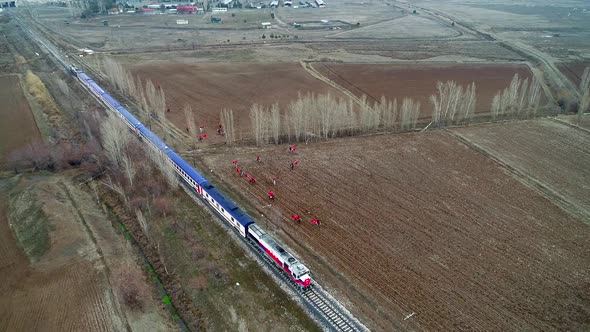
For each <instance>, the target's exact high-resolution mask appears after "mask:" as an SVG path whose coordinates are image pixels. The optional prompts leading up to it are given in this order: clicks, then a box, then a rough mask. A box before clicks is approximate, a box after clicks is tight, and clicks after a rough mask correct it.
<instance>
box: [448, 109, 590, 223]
mask: <svg viewBox="0 0 590 332" xmlns="http://www.w3.org/2000/svg"><path fill="white" fill-rule="evenodd" d="M453 132H454V133H456V134H458V135H460V136H461V137H463V138H464V139H466V140H468V141H469V142H471V143H473V144H476V145H477V146H478V147H480V148H482V149H483V150H485V151H486V152H487V153H490V154H491V155H493V156H494V157H496V158H497V159H499V160H500V161H501V162H502V163H504V164H507V165H509V166H511V167H513V168H515V169H516V170H517V171H519V172H521V173H523V174H526V175H527V176H530V177H531V178H532V179H533V180H534V181H538V182H540V183H541V184H542V185H543V186H545V187H546V188H547V190H548V193H549V194H553V195H556V196H558V197H562V198H563V199H564V200H565V201H566V202H567V203H569V204H570V205H572V208H574V209H575V210H578V211H579V212H580V213H581V215H582V216H585V219H586V220H590V170H589V169H588V168H587V167H586V165H588V163H589V162H590V149H589V148H588V144H587V143H588V142H589V141H590V133H588V132H586V131H583V130H577V129H574V128H571V127H569V126H567V125H565V124H561V123H558V122H555V121H551V120H537V121H526V122H514V123H509V124H499V125H489V126H477V127H471V128H469V127H465V128H457V129H453Z"/></svg>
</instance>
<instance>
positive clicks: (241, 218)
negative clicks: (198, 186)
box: [203, 182, 254, 227]
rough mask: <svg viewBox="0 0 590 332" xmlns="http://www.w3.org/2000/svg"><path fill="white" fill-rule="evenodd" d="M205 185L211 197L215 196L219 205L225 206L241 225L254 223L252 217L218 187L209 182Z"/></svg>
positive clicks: (245, 225)
mask: <svg viewBox="0 0 590 332" xmlns="http://www.w3.org/2000/svg"><path fill="white" fill-rule="evenodd" d="M203 187H204V188H205V189H206V191H207V193H208V194H209V196H211V198H213V199H214V200H215V201H216V202H217V203H219V206H221V207H222V208H224V209H225V210H226V211H227V212H228V213H229V214H231V215H232V217H234V219H235V220H236V221H237V222H238V223H240V225H242V226H244V227H247V226H248V225H251V224H253V223H254V221H253V220H252V218H250V216H248V215H247V214H245V213H244V211H242V210H241V209H240V208H239V207H237V206H236V205H235V204H234V203H233V202H232V201H230V200H229V199H227V197H225V195H224V194H222V193H221V192H220V191H219V190H217V188H215V187H214V186H213V185H211V184H210V183H209V182H207V183H206V184H205V185H203Z"/></svg>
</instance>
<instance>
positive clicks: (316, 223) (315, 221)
mask: <svg viewBox="0 0 590 332" xmlns="http://www.w3.org/2000/svg"><path fill="white" fill-rule="evenodd" d="M311 223H312V224H314V225H318V226H319V225H320V220H319V219H316V218H313V219H311Z"/></svg>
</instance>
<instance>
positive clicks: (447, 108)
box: [430, 81, 477, 127]
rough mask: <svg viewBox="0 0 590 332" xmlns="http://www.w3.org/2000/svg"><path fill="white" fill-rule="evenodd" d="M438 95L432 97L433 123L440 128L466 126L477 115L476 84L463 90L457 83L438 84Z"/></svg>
mask: <svg viewBox="0 0 590 332" xmlns="http://www.w3.org/2000/svg"><path fill="white" fill-rule="evenodd" d="M436 89H437V94H434V95H432V96H430V102H431V103H432V105H433V110H432V123H433V124H434V125H435V126H438V127H444V126H447V125H450V124H464V123H468V122H469V121H470V120H471V117H472V116H473V114H474V113H475V103H476V101H477V97H476V95H475V83H471V84H470V85H468V86H467V87H465V88H463V87H462V86H460V85H458V84H457V83H456V82H455V81H447V82H445V83H443V82H440V81H439V82H437V83H436Z"/></svg>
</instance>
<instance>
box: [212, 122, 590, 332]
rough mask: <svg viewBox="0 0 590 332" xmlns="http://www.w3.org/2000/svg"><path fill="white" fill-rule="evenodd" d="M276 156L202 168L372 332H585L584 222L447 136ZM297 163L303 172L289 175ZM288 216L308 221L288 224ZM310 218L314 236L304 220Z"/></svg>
mask: <svg viewBox="0 0 590 332" xmlns="http://www.w3.org/2000/svg"><path fill="white" fill-rule="evenodd" d="M286 150H287V149H286V147H285V146H279V147H267V148H264V149H260V150H251V151H249V152H236V151H235V150H226V151H225V152H218V153H217V154H210V155H207V156H206V157H204V158H205V163H206V165H207V166H208V167H210V168H211V169H212V170H213V173H211V174H213V175H217V176H219V177H221V178H222V180H223V181H224V182H225V183H226V184H224V185H223V186H226V185H227V184H228V183H229V186H230V187H231V188H233V189H234V192H240V193H244V197H245V199H246V200H248V201H249V202H250V203H252V204H254V205H255V206H256V207H257V209H258V211H259V213H260V214H263V215H265V216H266V217H264V218H261V217H259V218H257V219H259V220H258V221H259V222H260V223H261V224H262V225H263V227H265V228H267V229H269V230H270V231H271V232H273V233H276V234H277V235H279V236H280V237H281V238H282V239H283V240H284V241H286V243H287V244H288V245H289V246H291V247H292V248H294V249H295V250H296V252H297V253H299V254H300V255H301V256H302V258H303V259H304V261H305V262H306V263H307V264H308V265H309V266H310V268H311V270H312V272H313V273H314V275H315V276H316V277H317V278H318V280H320V281H321V282H322V283H323V284H324V285H328V287H329V288H330V289H331V290H333V291H334V293H335V294H337V295H338V297H339V298H341V299H343V300H344V303H348V307H349V308H350V309H351V310H352V311H353V313H354V314H356V315H358V317H359V318H361V320H363V322H365V323H366V324H367V325H368V326H369V327H370V328H372V329H375V330H383V331H391V330H393V329H399V328H404V327H406V328H409V329H417V330H428V331H448V330H479V331H491V330H496V331H508V330H510V331H523V330H544V331H548V330H553V331H559V330H578V331H581V330H588V329H589V328H590V322H589V321H588V313H589V312H590V297H589V295H588V294H590V293H589V292H588V285H590V275H589V271H588V269H587V268H586V267H587V266H588V259H589V255H590V229H589V228H588V226H587V225H585V224H584V223H582V222H581V221H580V220H578V219H575V218H574V217H572V216H570V215H569V214H567V213H566V212H564V211H563V210H561V209H560V208H559V207H557V206H556V205H554V204H553V203H552V202H551V201H549V200H548V199H547V198H545V196H543V195H541V194H539V193H538V192H537V191H535V190H532V189H530V188H529V187H527V186H525V185H523V184H522V183H521V182H520V181H519V180H517V179H515V178H513V176H512V175H511V174H510V173H508V172H506V171H505V170H504V169H503V168H502V167H501V166H499V165H498V164H497V163H496V162H495V161H493V160H491V159H489V158H487V157H485V156H484V155H482V154H480V153H477V152H475V151H474V150H473V149H471V148H469V147H468V146H466V145H464V144H463V143H460V142H459V141H458V140H457V139H455V138H454V137H453V136H452V135H450V134H448V133H445V132H442V131H436V132H425V133H420V134H415V133H412V134H403V135H395V136H378V137H370V138H351V139H342V140H338V141H329V142H325V143H318V144H314V145H309V146H300V147H299V149H298V150H297V151H298V152H297V154H290V153H289V152H288V151H286ZM242 151H243V150H242ZM257 154H258V155H260V156H261V157H262V161H261V162H259V163H256V162H255V161H254V157H255V155H257ZM233 159H238V161H239V163H240V167H241V168H243V169H245V170H246V171H247V173H248V174H251V175H253V176H255V177H256V178H257V179H258V182H257V183H256V184H255V185H249V184H248V183H247V181H245V180H244V179H243V178H239V177H238V176H237V175H236V174H235V171H234V168H233V167H232V166H233V165H232V163H231V161H232V160H233ZM293 159H297V160H299V161H300V164H299V165H297V166H296V168H295V170H293V171H291V170H290V168H289V163H290V162H291V161H292V160H293ZM564 176H565V175H564ZM268 177H277V178H278V183H277V185H276V186H273V185H272V184H271V182H270V181H269V180H267V178H268ZM220 185H221V184H220ZM270 189H272V190H274V191H275V193H276V197H277V198H276V200H275V201H273V202H269V200H268V197H267V192H268V190H270ZM239 199H243V198H239ZM269 204H272V205H269ZM293 213H295V214H300V215H302V216H303V220H304V222H302V223H301V224H295V223H293V222H291V221H290V220H289V219H290V218H289V216H290V215H291V214H293ZM269 216H270V218H269ZM314 217H315V218H319V219H320V220H321V221H322V225H321V227H317V226H313V225H311V224H310V223H309V220H310V219H311V218H314ZM412 312H414V313H415V315H414V316H413V317H412V318H410V319H409V320H407V321H403V318H404V316H405V315H408V314H410V313H412Z"/></svg>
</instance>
